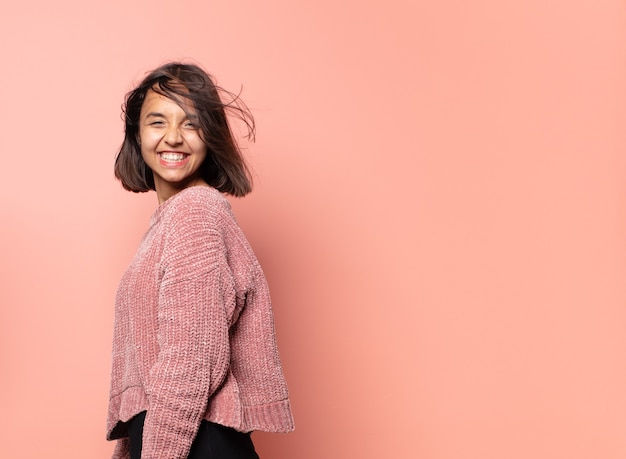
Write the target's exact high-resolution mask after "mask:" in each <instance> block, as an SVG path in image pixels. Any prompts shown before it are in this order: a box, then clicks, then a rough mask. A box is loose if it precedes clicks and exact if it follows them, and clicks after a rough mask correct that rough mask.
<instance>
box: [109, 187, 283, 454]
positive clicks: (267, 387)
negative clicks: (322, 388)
mask: <svg viewBox="0 0 626 459" xmlns="http://www.w3.org/2000/svg"><path fill="white" fill-rule="evenodd" d="M144 410H147V416H146V420H145V424H144V433H143V450H142V458H143V459H183V458H186V457H187V454H188V452H189V449H190V447H191V443H192V441H193V439H194V438H195V435H196V432H197V430H198V427H199V424H200V421H201V420H202V419H207V420H209V421H212V422H215V423H219V424H222V425H225V426H229V427H233V428H235V429H237V430H239V431H242V432H248V431H252V430H264V431H268V432H288V431H291V430H293V419H292V416H291V410H290V406H289V400H288V395H287V387H286V384H285V380H284V377H283V372H282V369H281V365H280V360H279V356H278V351H277V347H276V339H275V334H274V322H273V316H272V310H271V303H270V296H269V291H268V287H267V283H266V280H265V277H264V275H263V271H262V270H261V266H260V265H259V262H258V261H257V259H256V257H255V255H254V253H253V252H252V249H251V248H250V245H249V244H248V242H247V240H246V238H245V236H244V235H243V233H242V232H241V230H240V228H239V226H238V225H237V222H236V221H235V217H234V216H233V214H232V212H231V210H230V205H229V204H228V201H227V200H226V199H225V198H224V197H223V196H222V195H221V194H220V193H219V192H218V191H217V190H215V189H213V188H209V187H205V186H194V187H190V188H187V189H185V190H183V191H181V192H179V193H178V194H176V195H174V196H173V197H171V198H170V199H168V200H167V201H165V202H164V203H163V204H161V205H160V206H159V207H158V209H157V210H156V211H155V213H154V214H153V216H152V219H151V222H150V228H149V229H148V231H147V233H146V234H145V235H144V237H143V240H142V242H141V245H140V246H139V250H138V251H137V254H136V255H135V258H134V259H133V261H132V262H131V264H130V266H129V268H128V270H127V271H126V273H125V274H124V276H123V277H122V280H121V282H120V286H119V290H118V292H117V297H116V305H115V326H114V336H113V368H112V375H111V392H110V402H109V415H108V422H107V439H109V440H114V439H119V440H118V443H117V445H116V448H115V453H114V455H113V457H114V458H115V459H127V458H128V457H129V451H128V439H127V438H126V437H127V435H128V434H127V431H126V425H125V424H124V422H125V421H128V420H129V419H130V418H132V417H133V416H134V415H136V414H137V413H139V412H141V411H144Z"/></svg>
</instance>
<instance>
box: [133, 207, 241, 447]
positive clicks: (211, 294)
mask: <svg viewBox="0 0 626 459" xmlns="http://www.w3.org/2000/svg"><path fill="white" fill-rule="evenodd" d="M165 237H166V242H165V248H164V255H163V260H164V262H163V266H162V269H163V278H162V282H161V286H160V292H159V299H158V314H157V316H158V317H157V341H158V343H159V354H158V358H157V360H156V363H155V364H154V365H153V367H152V368H151V369H150V373H149V380H148V381H146V392H147V396H148V403H149V407H148V412H147V415H146V420H145V423H144V433H143V447H142V458H144V459H165V458H167V459H182V458H186V457H187V455H188V453H189V449H190V448H191V444H192V442H193V440H194V438H195V436H196V434H197V431H198V427H199V424H200V421H201V420H202V417H203V416H204V413H205V411H206V407H207V403H208V399H209V397H210V396H211V394H212V393H213V392H214V391H215V390H217V388H218V387H219V386H220V384H221V383H222V381H223V379H224V378H225V376H226V374H227V372H228V368H229V360H230V349H229V340H228V324H229V318H228V313H227V308H226V305H225V300H224V293H223V290H224V289H223V279H222V278H221V276H222V275H223V273H222V269H221V265H222V263H221V260H222V259H223V258H224V257H225V255H224V253H225V248H224V246H223V244H224V243H223V240H222V238H221V235H220V234H219V233H218V232H217V231H216V230H215V229H212V228H211V227H210V225H208V224H207V219H206V215H201V216H199V217H198V216H194V215H193V214H192V215H188V214H185V215H184V218H181V219H180V222H178V224H176V225H174V226H173V227H172V229H171V231H169V232H168V234H167V235H166V236H165Z"/></svg>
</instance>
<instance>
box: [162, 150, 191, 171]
mask: <svg viewBox="0 0 626 459" xmlns="http://www.w3.org/2000/svg"><path fill="white" fill-rule="evenodd" d="M168 153H171V154H177V155H183V159H181V160H180V161H172V160H166V159H164V158H163V155H164V154H168ZM157 156H158V157H159V163H160V164H161V166H163V167H180V166H184V165H185V164H187V162H188V161H189V157H190V156H191V155H190V154H189V153H186V152H184V151H172V150H167V151H159V152H158V153H157Z"/></svg>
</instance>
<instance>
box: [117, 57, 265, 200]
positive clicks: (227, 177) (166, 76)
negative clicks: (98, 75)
mask: <svg viewBox="0 0 626 459" xmlns="http://www.w3.org/2000/svg"><path fill="white" fill-rule="evenodd" d="M149 90H153V91H155V92H156V93H158V94H161V95H163V96H165V97H167V98H169V99H172V100H173V101H174V102H176V103H178V104H179V105H180V106H181V107H184V105H183V104H184V103H185V102H187V103H188V102H191V103H192V104H193V107H194V108H195V110H196V112H197V114H198V124H199V130H200V136H201V138H202V139H203V140H204V143H205V144H206V147H207V157H206V159H205V160H204V162H203V163H202V165H201V166H200V176H201V178H202V179H204V180H205V181H206V182H207V183H208V184H209V185H211V186H212V187H214V188H216V189H218V190H219V191H221V192H222V193H227V194H230V195H232V196H245V195H246V194H248V193H249V192H250V191H251V190H252V178H251V176H250V170H249V169H248V166H247V165H246V162H245V160H244V158H243V156H242V154H241V150H240V149H239V146H238V145H237V142H236V141H235V139H234V136H233V133H232V131H231V128H230V125H229V123H228V119H227V116H226V115H227V112H228V114H232V115H234V116H235V117H237V118H239V119H240V120H241V121H243V123H244V125H245V127H246V128H247V131H248V132H247V135H246V137H247V138H248V140H250V141H254V134H255V125H254V118H253V117H252V114H251V113H250V111H249V109H248V107H247V106H246V105H245V104H244V102H243V101H242V100H241V99H240V98H239V95H236V94H233V93H230V92H228V91H226V90H224V89H222V88H220V87H219V86H217V85H216V84H215V82H214V80H213V78H212V77H211V76H210V75H209V74H207V73H206V72H205V71H204V70H202V69H201V68H200V67H198V66H197V65H193V64H182V63H179V62H171V63H168V64H165V65H162V66H161V67H159V68H157V69H155V70H154V71H152V72H150V73H149V74H148V76H146V77H145V78H144V80H143V81H142V82H141V83H140V84H139V86H137V87H136V88H135V89H133V90H132V91H130V92H129V93H128V94H126V99H125V102H124V105H123V106H122V113H123V116H124V121H125V130H124V142H123V143H122V146H121V147H120V150H119V152H118V153H117V157H116V159H115V177H116V178H117V179H119V180H120V181H121V182H122V186H123V187H124V188H125V189H126V190H128V191H133V192H135V193H143V192H146V191H149V190H154V189H155V187H154V177H153V175H152V170H151V169H150V168H149V167H148V165H147V164H146V163H145V161H144V160H143V158H142V157H141V147H140V145H139V116H140V114H141V107H142V105H143V102H144V99H145V98H146V94H147V93H148V91H149ZM220 94H223V95H225V96H226V97H227V98H228V101H227V102H226V103H224V102H223V101H222V98H221V97H220Z"/></svg>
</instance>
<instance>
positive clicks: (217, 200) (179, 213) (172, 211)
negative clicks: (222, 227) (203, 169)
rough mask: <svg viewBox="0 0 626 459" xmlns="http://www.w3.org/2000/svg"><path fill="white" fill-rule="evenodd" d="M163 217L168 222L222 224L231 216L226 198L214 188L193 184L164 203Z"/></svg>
mask: <svg viewBox="0 0 626 459" xmlns="http://www.w3.org/2000/svg"><path fill="white" fill-rule="evenodd" d="M164 205H165V206H166V208H165V209H163V217H164V219H165V220H167V221H168V222H169V223H170V224H177V223H179V224H180V223H182V224H194V223H197V222H203V224H205V225H207V224H211V223H213V224H223V223H224V222H225V221H229V220H231V219H232V218H233V214H232V210H231V207H230V203H229V202H228V200H227V199H226V198H225V197H224V195H222V193H220V192H219V191H218V190H216V189H215V188H211V187H207V186H193V187H189V188H186V189H184V190H182V191H180V192H179V193H177V194H176V195H174V196H172V197H171V198H170V199H169V200H168V201H166V202H165V203H164Z"/></svg>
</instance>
